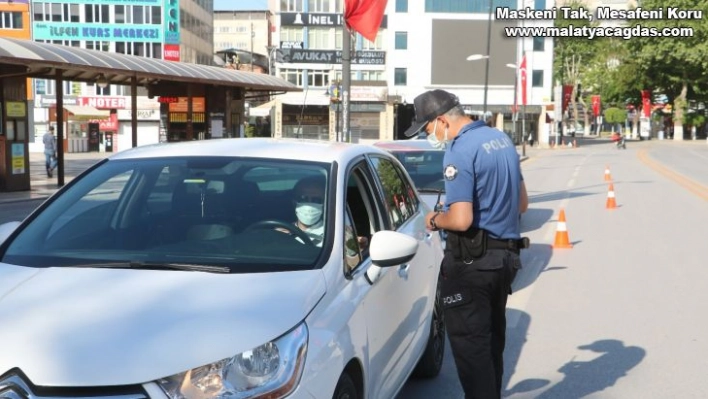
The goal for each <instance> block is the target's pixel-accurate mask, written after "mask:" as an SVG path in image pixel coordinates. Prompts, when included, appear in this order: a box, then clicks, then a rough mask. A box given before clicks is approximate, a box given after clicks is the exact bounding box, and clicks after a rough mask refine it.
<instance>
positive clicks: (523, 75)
mask: <svg viewBox="0 0 708 399" xmlns="http://www.w3.org/2000/svg"><path fill="white" fill-rule="evenodd" d="M519 71H520V72H521V104H522V105H526V55H524V58H522V59H521V65H519Z"/></svg>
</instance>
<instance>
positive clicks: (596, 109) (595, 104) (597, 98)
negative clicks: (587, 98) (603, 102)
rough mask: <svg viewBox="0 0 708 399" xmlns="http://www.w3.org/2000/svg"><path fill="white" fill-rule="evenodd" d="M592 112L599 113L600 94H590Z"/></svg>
mask: <svg viewBox="0 0 708 399" xmlns="http://www.w3.org/2000/svg"><path fill="white" fill-rule="evenodd" d="M592 114H593V115H594V116H598V115H600V96H599V95H594V96H592Z"/></svg>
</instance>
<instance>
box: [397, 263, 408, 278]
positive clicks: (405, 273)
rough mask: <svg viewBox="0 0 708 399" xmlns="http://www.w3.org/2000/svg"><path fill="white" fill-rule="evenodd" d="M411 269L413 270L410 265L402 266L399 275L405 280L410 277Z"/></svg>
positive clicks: (399, 268)
mask: <svg viewBox="0 0 708 399" xmlns="http://www.w3.org/2000/svg"><path fill="white" fill-rule="evenodd" d="M410 268H411V264H410V263H404V264H402V265H401V266H399V267H398V275H399V276H401V277H403V278H406V277H408V269H410Z"/></svg>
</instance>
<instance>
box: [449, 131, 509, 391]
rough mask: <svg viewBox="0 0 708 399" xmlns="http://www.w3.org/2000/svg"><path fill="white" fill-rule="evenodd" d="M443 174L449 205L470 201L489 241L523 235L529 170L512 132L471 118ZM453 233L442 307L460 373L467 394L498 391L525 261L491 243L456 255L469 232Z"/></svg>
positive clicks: (456, 140)
mask: <svg viewBox="0 0 708 399" xmlns="http://www.w3.org/2000/svg"><path fill="white" fill-rule="evenodd" d="M443 175H444V177H445V195H446V201H445V206H446V208H448V209H449V207H450V205H451V204H454V203H456V202H471V203H472V208H473V223H472V229H471V230H474V229H483V230H485V231H487V233H488V240H490V241H491V240H495V239H496V240H498V242H501V241H502V240H518V239H520V230H519V197H520V190H521V184H520V182H521V181H522V180H523V177H522V175H521V167H520V163H519V155H518V154H517V152H516V148H515V146H514V144H513V143H512V141H511V140H510V139H509V137H508V136H507V135H506V134H504V133H503V132H501V131H499V130H497V129H493V128H490V127H488V126H487V125H486V124H485V123H484V122H482V121H477V122H473V123H470V124H468V125H467V126H465V127H464V128H462V129H461V130H460V132H459V133H458V135H457V136H456V137H455V138H454V139H453V140H452V141H451V142H450V143H448V147H447V150H446V152H445V157H444V161H443ZM447 233H448V244H447V246H446V249H445V251H446V252H445V259H444V261H443V266H442V269H443V275H444V280H443V285H442V292H443V307H444V308H445V323H446V327H447V331H448V337H449V340H450V344H451V346H452V349H453V351H452V352H453V356H454V358H455V363H456V365H457V372H458V375H459V379H460V382H461V384H462V386H463V389H464V391H465V396H466V397H467V398H499V397H500V395H501V385H502V377H503V374H504V365H503V352H504V346H505V338H506V317H505V311H506V301H507V296H508V295H509V294H510V293H511V283H512V281H513V280H514V277H515V276H516V271H517V270H518V269H519V268H520V267H521V261H520V257H519V249H518V248H514V249H511V248H510V249H503V248H499V247H491V248H493V249H488V250H487V251H486V253H485V254H484V255H482V256H481V257H479V258H474V259H462V258H457V257H456V255H453V252H454V249H453V246H454V245H451V244H452V241H450V240H451V239H452V240H455V239H458V238H455V237H463V235H462V234H464V233H459V232H454V231H448V232H447ZM463 239H467V238H463ZM459 242H460V241H457V243H458V244H457V245H458V246H459Z"/></svg>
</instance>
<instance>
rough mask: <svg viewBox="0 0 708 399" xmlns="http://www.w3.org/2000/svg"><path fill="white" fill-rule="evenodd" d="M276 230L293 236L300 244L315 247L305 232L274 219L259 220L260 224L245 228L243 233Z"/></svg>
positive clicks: (290, 224)
mask: <svg viewBox="0 0 708 399" xmlns="http://www.w3.org/2000/svg"><path fill="white" fill-rule="evenodd" d="M276 228H281V229H284V230H287V231H288V233H290V235H291V236H295V237H298V238H300V239H301V240H302V242H304V243H305V244H307V245H312V246H314V245H315V243H313V242H312V240H311V239H310V236H308V235H307V234H305V232H304V231H302V230H300V229H299V228H298V227H297V226H295V225H294V224H292V223H287V222H283V221H280V220H276V219H270V220H261V221H260V222H256V223H253V224H252V225H250V226H248V227H246V228H245V229H244V230H243V231H244V232H247V231H250V230H257V229H276Z"/></svg>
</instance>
